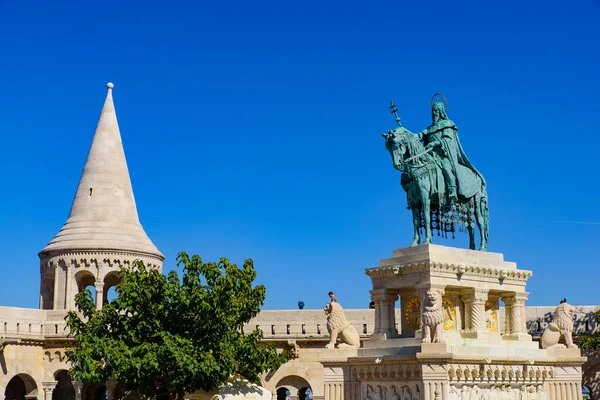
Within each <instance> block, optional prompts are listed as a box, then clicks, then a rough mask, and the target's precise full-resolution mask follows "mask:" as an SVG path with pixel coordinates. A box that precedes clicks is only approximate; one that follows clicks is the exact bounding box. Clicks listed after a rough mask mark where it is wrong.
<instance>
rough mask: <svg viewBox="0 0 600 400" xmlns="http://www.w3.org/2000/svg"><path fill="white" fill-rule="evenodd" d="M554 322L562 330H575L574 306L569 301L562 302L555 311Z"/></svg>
mask: <svg viewBox="0 0 600 400" xmlns="http://www.w3.org/2000/svg"><path fill="white" fill-rule="evenodd" d="M552 322H554V323H555V324H556V325H557V326H558V328H559V329H560V330H563V331H564V330H566V331H569V332H573V307H572V306H571V305H570V304H568V303H565V302H563V303H561V304H560V305H559V306H558V307H556V311H554V320H553V321H552Z"/></svg>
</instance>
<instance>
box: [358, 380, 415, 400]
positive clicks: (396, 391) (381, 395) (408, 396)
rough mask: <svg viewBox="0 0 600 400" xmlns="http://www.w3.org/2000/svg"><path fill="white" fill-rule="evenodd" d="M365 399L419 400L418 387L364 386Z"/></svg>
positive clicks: (406, 384)
mask: <svg viewBox="0 0 600 400" xmlns="http://www.w3.org/2000/svg"><path fill="white" fill-rule="evenodd" d="M365 398H366V399H368V400H421V391H420V389H419V385H417V384H415V383H409V382H406V383H400V384H393V385H390V384H387V385H386V384H384V385H377V384H372V383H369V384H367V385H366V389H365Z"/></svg>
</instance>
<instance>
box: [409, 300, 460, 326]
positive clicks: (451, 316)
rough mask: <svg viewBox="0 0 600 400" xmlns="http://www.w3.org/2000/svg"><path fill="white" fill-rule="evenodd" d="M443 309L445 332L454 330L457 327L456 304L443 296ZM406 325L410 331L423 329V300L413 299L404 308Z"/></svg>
mask: <svg viewBox="0 0 600 400" xmlns="http://www.w3.org/2000/svg"><path fill="white" fill-rule="evenodd" d="M442 308H443V317H444V324H443V327H444V330H449V329H453V328H454V327H455V326H456V308H455V307H454V302H453V301H452V300H451V299H450V298H449V297H446V296H442ZM404 323H405V326H406V328H408V329H413V330H414V329H419V328H420V327H421V299H419V297H411V298H409V299H408V301H407V302H406V305H405V306H404Z"/></svg>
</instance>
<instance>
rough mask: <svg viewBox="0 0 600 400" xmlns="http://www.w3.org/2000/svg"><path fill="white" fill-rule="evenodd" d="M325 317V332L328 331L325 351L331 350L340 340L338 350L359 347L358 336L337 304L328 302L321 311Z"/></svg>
mask: <svg viewBox="0 0 600 400" xmlns="http://www.w3.org/2000/svg"><path fill="white" fill-rule="evenodd" d="M323 311H325V315H326V316H327V330H328V331H329V335H330V339H329V343H328V344H327V345H326V346H325V347H326V348H327V349H333V348H334V347H335V346H336V343H337V340H338V339H340V340H341V341H342V343H340V344H339V345H338V346H337V347H338V348H346V347H355V348H359V347H360V336H359V335H358V332H357V331H356V328H354V326H352V324H351V323H350V322H348V320H347V319H346V316H345V315H344V309H343V308H342V306H340V304H339V303H338V302H333V301H332V302H330V303H329V304H327V305H326V306H325V308H324V309H323Z"/></svg>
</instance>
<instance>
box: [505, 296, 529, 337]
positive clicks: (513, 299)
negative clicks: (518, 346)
mask: <svg viewBox="0 0 600 400" xmlns="http://www.w3.org/2000/svg"><path fill="white" fill-rule="evenodd" d="M527 295H528V293H515V292H510V293H507V294H505V295H503V296H502V301H503V302H504V305H505V310H506V316H505V320H506V321H505V326H506V327H505V329H504V331H505V334H504V338H505V339H512V340H531V336H530V335H529V334H528V333H527V320H526V318H525V301H526V300H527Z"/></svg>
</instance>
